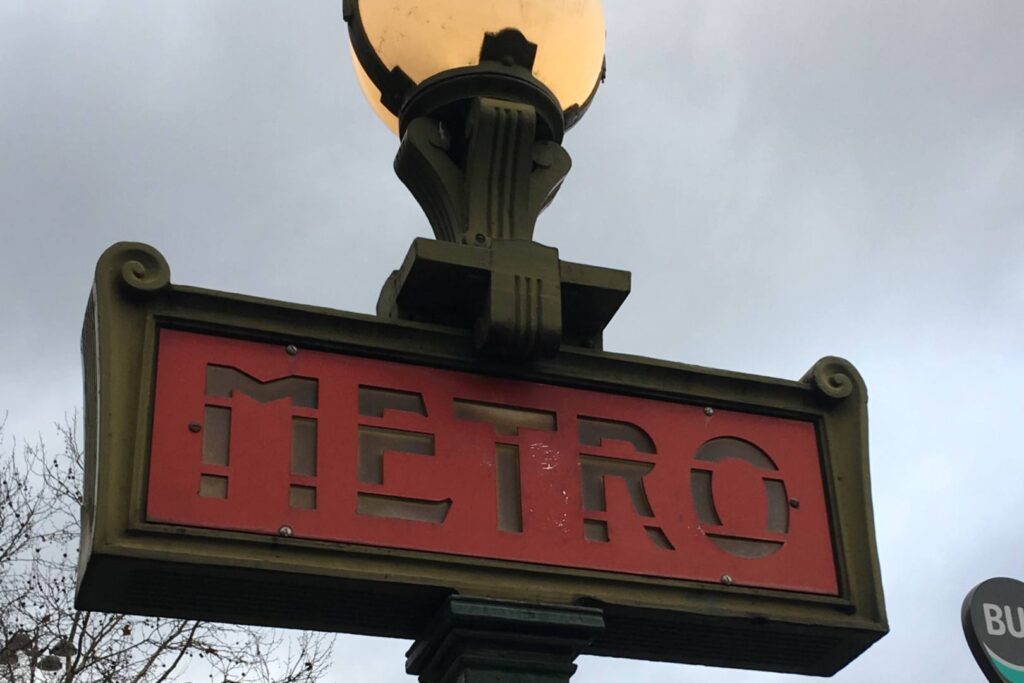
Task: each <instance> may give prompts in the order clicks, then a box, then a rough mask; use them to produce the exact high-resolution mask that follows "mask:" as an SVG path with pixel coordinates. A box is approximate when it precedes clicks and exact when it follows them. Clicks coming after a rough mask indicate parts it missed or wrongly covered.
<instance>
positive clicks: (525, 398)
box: [147, 330, 838, 595]
mask: <svg viewBox="0 0 1024 683" xmlns="http://www.w3.org/2000/svg"><path fill="white" fill-rule="evenodd" d="M290 351H292V353H288V352H287V351H286V350H285V348H283V347H281V346H275V345H270V344H262V343H256V342H250V341H241V340H233V339H227V338H221V337H212V336H206V335H200V334H194V333H189V332H181V331H175V330H163V331H161V333H160V341H159V353H158V361H157V383H156V396H155V408H154V415H153V430H152V448H151V459H150V468H149V484H148V494H147V519H148V521H150V522H156V523H167V524H175V525H182V526H192V527H203V528H211V529H225V530H236V531H243V532H251V533H256V534H273V535H280V534H284V535H289V536H292V537H294V538H298V539H314V540H319V541H334V542H343V543H353V544H361V545H370V546H378V547H386V548H402V549H408V550H421V551H428V552H436V553H447V554H455V555H465V556H472V557H480V558H488V559H495V560H510V561H515V562H521V563H522V562H525V563H535V564H540V565H547V566H561V567H573V568H583V569H593V570H599V571H608V572H616V573H627V574H638V575H645V576H653V577H664V578H675V579H689V580H696V581H708V582H716V583H718V582H721V581H726V582H728V583H735V584H738V585H748V586H756V587H763V588H776V589H783V590H794V591H802V592H809V593H820V594H828V595H835V594H837V592H838V590H837V579H836V571H835V564H834V559H833V551H832V544H831V540H830V534H829V515H828V512H827V506H826V501H825V495H824V487H823V484H822V482H823V473H822V469H821V461H820V457H819V453H818V445H817V437H816V434H815V427H814V425H813V423H811V422H806V421H800V420H791V419H784V418H779V417H770V416H764V415H753V414H747V413H742V412H733V411H726V410H711V409H705V408H704V407H703V406H692V405H684V404H680V403H672V402H664V401H656V400H651V399H644V398H636V397H629V396H622V395H615V394H608V393H602V392H598V391H591V390H582V389H574V388H568V387H561V386H552V385H546V384H539V383H532V382H524V381H519V380H506V379H498V378H494V377H485V376H478V375H472V374H467V373H462V372H454V371H448V370H440V369H435V368H428V367H420V366H413V365H408V364H403V363H393V362H387V361H380V360H373V359H367V358H361V357H356V356H347V355H341V354H335V353H322V352H317V351H308V350H295V349H290Z"/></svg>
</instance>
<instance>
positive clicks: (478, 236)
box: [473, 232, 487, 244]
mask: <svg viewBox="0 0 1024 683" xmlns="http://www.w3.org/2000/svg"><path fill="white" fill-rule="evenodd" d="M473 241H475V242H476V243H477V244H485V243H486V242H487V236H486V235H484V234H483V233H482V232H478V233H477V234H476V235H475V236H474V237H473Z"/></svg>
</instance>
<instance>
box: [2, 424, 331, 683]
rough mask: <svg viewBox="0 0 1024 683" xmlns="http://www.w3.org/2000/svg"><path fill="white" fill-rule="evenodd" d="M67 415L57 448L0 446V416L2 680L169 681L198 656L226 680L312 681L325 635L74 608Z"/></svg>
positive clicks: (322, 661)
mask: <svg viewBox="0 0 1024 683" xmlns="http://www.w3.org/2000/svg"><path fill="white" fill-rule="evenodd" d="M76 432H77V424H76V421H75V418H74V417H72V418H70V419H68V420H66V421H65V422H64V423H61V424H58V425H57V433H58V435H59V436H60V439H61V452H59V453H57V454H54V455H51V454H50V453H48V452H47V450H46V448H45V447H44V445H43V444H42V443H41V442H40V443H38V444H30V445H24V446H22V447H21V448H20V449H19V448H18V447H17V444H14V445H11V446H5V444H4V440H3V420H2V419H0V454H3V455H2V456H0V683H34V682H35V681H39V682H40V683H44V682H45V683H57V682H58V681H60V682H61V683H110V682H111V681H119V682H120V681H123V682H125V683H168V682H170V681H174V680H177V679H178V678H179V677H180V676H181V675H182V673H183V672H185V671H188V670H189V665H190V663H191V665H192V666H195V665H196V662H197V660H198V661H199V662H202V666H200V668H201V669H203V670H206V671H213V672H215V673H216V674H217V675H218V676H220V677H221V680H222V681H224V682H225V683H233V682H236V681H237V682H239V683H241V682H252V683H317V681H321V680H324V677H325V676H326V673H327V670H328V668H329V666H330V654H331V649H332V647H333V637H332V636H328V635H324V634H314V633H302V634H297V635H294V636H288V637H285V636H283V635H282V634H281V633H280V632H275V631H270V630H267V629H257V628H252V627H247V626H234V625H224V624H207V623H203V622H196V621H179V620H168V619H157V618H151V617H134V616H126V615H121V614H100V613H89V612H78V611H76V610H75V609H74V607H73V602H74V591H75V576H76V573H75V562H76V550H75V544H76V543H77V538H78V535H79V532H80V520H79V508H80V506H81V502H82V472H83V461H84V459H83V456H82V452H81V449H80V448H79V446H78V442H77V440H76V436H75V435H76Z"/></svg>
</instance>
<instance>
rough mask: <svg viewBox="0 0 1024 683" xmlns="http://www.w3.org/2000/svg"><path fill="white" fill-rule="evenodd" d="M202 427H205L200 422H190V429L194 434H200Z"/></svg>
mask: <svg viewBox="0 0 1024 683" xmlns="http://www.w3.org/2000/svg"><path fill="white" fill-rule="evenodd" d="M202 429H203V426H202V425H201V424H199V423H198V422H189V423H188V431H190V432H192V433H193V434H198V433H199V432H201V431H202Z"/></svg>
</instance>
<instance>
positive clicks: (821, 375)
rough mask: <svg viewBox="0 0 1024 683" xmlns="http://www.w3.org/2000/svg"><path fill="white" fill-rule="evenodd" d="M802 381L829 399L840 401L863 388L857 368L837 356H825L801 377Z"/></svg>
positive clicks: (862, 381)
mask: <svg viewBox="0 0 1024 683" xmlns="http://www.w3.org/2000/svg"><path fill="white" fill-rule="evenodd" d="M802 381H804V382H808V383H812V384H814V385H815V386H816V387H817V388H818V390H819V391H821V393H823V394H825V395H826V396H828V397H829V398H834V399H842V398H846V397H848V396H850V395H851V394H852V393H853V391H854V389H855V388H861V389H863V387H864V380H862V379H861V376H860V373H859V372H857V368H855V367H853V364H852V363H850V361H848V360H846V359H844V358H839V357H837V356H825V357H824V358H822V359H821V360H819V361H818V362H817V363H815V364H814V367H812V368H811V369H810V370H808V371H807V373H806V374H805V375H804V376H803V379H802Z"/></svg>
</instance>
